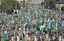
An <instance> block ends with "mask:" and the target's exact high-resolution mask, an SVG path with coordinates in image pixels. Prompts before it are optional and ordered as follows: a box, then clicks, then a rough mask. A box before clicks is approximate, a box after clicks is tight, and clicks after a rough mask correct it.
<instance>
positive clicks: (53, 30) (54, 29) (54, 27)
mask: <svg viewBox="0 0 64 41" xmlns="http://www.w3.org/2000/svg"><path fill="white" fill-rule="evenodd" d="M56 31H57V30H56V25H55V24H54V25H53V29H52V33H54V32H56Z"/></svg>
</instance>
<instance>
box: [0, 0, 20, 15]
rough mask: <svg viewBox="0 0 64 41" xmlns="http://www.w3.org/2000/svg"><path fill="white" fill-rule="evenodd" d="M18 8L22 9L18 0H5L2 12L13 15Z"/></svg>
mask: <svg viewBox="0 0 64 41" xmlns="http://www.w3.org/2000/svg"><path fill="white" fill-rule="evenodd" d="M15 7H17V9H20V3H19V2H18V1H16V0H4V1H3V2H2V6H1V8H2V9H1V10H2V11H3V12H6V13H9V14H11V13H12V12H13V9H14V8H15Z"/></svg>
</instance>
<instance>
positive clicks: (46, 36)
mask: <svg viewBox="0 0 64 41" xmlns="http://www.w3.org/2000/svg"><path fill="white" fill-rule="evenodd" d="M62 15H63V14H61V12H60V11H56V10H49V9H45V8H44V7H41V6H40V5H34V4H32V5H29V6H27V7H25V8H22V9H21V10H19V11H18V13H17V14H11V15H8V14H6V13H2V14H1V15H0V19H1V20H0V24H1V27H0V28H1V29H0V39H1V41H64V32H63V30H64V19H63V18H62V17H63V16H62Z"/></svg>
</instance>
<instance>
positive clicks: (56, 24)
mask: <svg viewBox="0 0 64 41" xmlns="http://www.w3.org/2000/svg"><path fill="white" fill-rule="evenodd" d="M56 30H58V21H57V22H56Z"/></svg>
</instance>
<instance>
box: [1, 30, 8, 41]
mask: <svg viewBox="0 0 64 41" xmlns="http://www.w3.org/2000/svg"><path fill="white" fill-rule="evenodd" d="M7 34H8V32H7V30H6V31H5V33H4V36H3V38H2V41H9V39H8V36H7Z"/></svg>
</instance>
